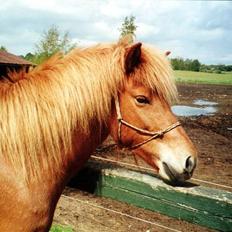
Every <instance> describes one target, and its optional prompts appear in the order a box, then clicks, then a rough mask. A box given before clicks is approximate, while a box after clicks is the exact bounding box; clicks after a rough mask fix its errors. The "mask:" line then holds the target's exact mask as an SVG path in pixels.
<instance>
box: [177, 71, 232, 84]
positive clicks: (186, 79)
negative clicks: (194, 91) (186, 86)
mask: <svg viewBox="0 0 232 232" xmlns="http://www.w3.org/2000/svg"><path fill="white" fill-rule="evenodd" d="M174 75H175V78H176V81H177V83H193V84H215V85H232V72H227V73H222V74H217V73H205V72H192V71H180V70H176V71H174Z"/></svg>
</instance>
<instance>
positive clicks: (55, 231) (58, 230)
mask: <svg viewBox="0 0 232 232" xmlns="http://www.w3.org/2000/svg"><path fill="white" fill-rule="evenodd" d="M49 232H73V230H72V228H71V227H69V226H61V225H52V228H51V229H50V231H49Z"/></svg>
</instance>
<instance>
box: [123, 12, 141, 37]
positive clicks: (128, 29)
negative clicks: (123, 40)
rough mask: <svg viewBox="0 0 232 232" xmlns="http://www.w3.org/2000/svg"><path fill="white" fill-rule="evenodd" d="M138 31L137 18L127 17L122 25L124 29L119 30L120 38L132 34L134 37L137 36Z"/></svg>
mask: <svg viewBox="0 0 232 232" xmlns="http://www.w3.org/2000/svg"><path fill="white" fill-rule="evenodd" d="M136 29H137V26H136V25H135V16H130V17H128V16H126V17H125V19H124V21H123V23H122V27H121V28H120V29H119V31H120V37H124V36H125V35H128V34H132V35H133V36H135V31H136Z"/></svg>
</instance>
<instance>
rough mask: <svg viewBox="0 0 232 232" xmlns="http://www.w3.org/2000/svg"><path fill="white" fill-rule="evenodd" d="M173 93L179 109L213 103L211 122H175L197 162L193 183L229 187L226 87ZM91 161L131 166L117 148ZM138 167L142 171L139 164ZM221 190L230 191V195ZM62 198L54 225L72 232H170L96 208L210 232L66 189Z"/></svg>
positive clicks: (229, 91) (231, 101)
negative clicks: (192, 146) (194, 150)
mask: <svg viewBox="0 0 232 232" xmlns="http://www.w3.org/2000/svg"><path fill="white" fill-rule="evenodd" d="M178 90H179V96H180V102H179V104H181V105H192V104H193V101H194V100H196V99H203V100H210V101H215V102H217V103H218V105H217V109H218V111H217V113H216V114H215V115H213V116H197V117H180V121H181V122H182V124H183V126H184V128H185V129H186V131H187V133H188V135H189V136H190V138H191V139H192V141H193V142H194V144H195V145H196V147H197V149H198V151H199V162H198V167H197V169H196V171H195V173H194V178H196V179H202V180H206V181H212V182H214V183H218V184H222V185H227V186H232V171H231V167H232V142H231V141H232V130H231V128H232V86H216V85H186V84H182V85H178ZM109 143H111V139H108V140H107V141H106V143H105V144H109ZM95 155H98V156H101V157H105V158H111V159H115V160H117V159H120V161H123V162H130V163H134V158H133V156H132V155H130V154H128V153H125V152H123V151H119V150H118V149H117V148H111V149H107V150H104V149H103V151H101V152H97V153H96V154H95ZM139 164H140V165H144V164H143V163H142V162H140V163H139ZM198 184H199V183H198ZM201 184H202V183H201ZM214 187H217V186H214ZM217 188H222V187H217ZM226 190H229V191H231V189H226ZM64 195H65V196H71V197H72V199H71V198H67V197H65V196H63V197H61V199H60V201H59V203H58V206H57V210H56V213H55V217H54V223H58V224H62V225H70V226H71V227H72V228H73V230H74V231H81V232H87V231H88V232H89V231H91V232H92V231H93V232H100V231H101V232H106V231H107V232H109V231H118V232H121V231H125V232H126V231H133V232H134V231H135V232H136V231H144V232H152V231H170V230H168V228H161V227H159V226H157V225H155V224H151V223H147V222H142V221H138V220H136V219H133V218H132V217H128V216H123V215H119V214H117V213H115V212H112V211H107V210H105V209H103V208H100V207H105V208H108V209H113V210H116V211H119V212H122V213H126V214H129V215H131V216H134V217H139V218H141V219H144V220H147V221H150V222H152V223H158V224H161V225H164V226H166V227H169V228H172V229H176V230H179V231H211V230H209V229H207V228H204V227H200V226H197V225H194V224H190V223H187V222H184V221H181V220H177V219H172V218H169V217H166V216H163V215H160V214H158V213H154V212H150V211H148V210H144V209H140V208H137V207H134V206H131V205H128V204H125V203H121V202H117V201H114V200H111V199H106V198H100V197H96V196H94V195H92V194H90V193H87V192H83V191H81V190H78V189H71V188H69V187H68V188H67V189H66V190H65V191H64ZM73 198H74V199H75V200H74V199H73ZM83 202H84V203H83ZM87 202H88V204H87ZM96 206H97V207H98V208H97V207H96ZM99 206H100V207H99Z"/></svg>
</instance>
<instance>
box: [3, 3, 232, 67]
mask: <svg viewBox="0 0 232 232" xmlns="http://www.w3.org/2000/svg"><path fill="white" fill-rule="evenodd" d="M132 15H133V16H135V17H136V20H135V24H136V25H137V26H138V28H137V31H136V40H137V41H140V42H142V43H148V44H152V45H154V46H155V47H158V48H160V49H161V50H163V51H167V50H170V51H171V52H172V53H171V57H172V58H173V57H183V58H190V59H198V60H199V61H200V62H201V63H205V64H232V2H229V1H228V2H227V1H155V0H137V1H136V0H5V1H2V2H1V4H0V46H4V47H6V48H7V50H8V51H9V52H11V53H14V54H16V55H26V54H27V53H28V52H34V51H35V44H36V43H38V42H39V41H40V40H41V38H42V34H43V33H44V31H47V30H48V29H49V28H50V27H51V26H52V25H56V26H58V28H59V30H60V32H61V33H64V32H68V33H69V37H70V39H71V40H72V41H73V42H75V43H77V45H78V46H91V45H93V44H96V43H101V42H114V41H115V42H116V41H117V40H118V38H119V35H120V32H119V28H120V27H121V25H122V22H123V20H124V18H125V17H126V16H132Z"/></svg>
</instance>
